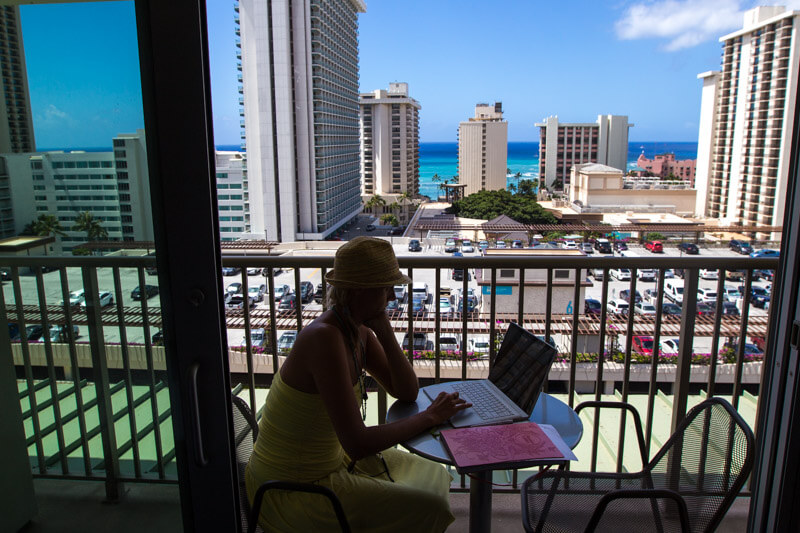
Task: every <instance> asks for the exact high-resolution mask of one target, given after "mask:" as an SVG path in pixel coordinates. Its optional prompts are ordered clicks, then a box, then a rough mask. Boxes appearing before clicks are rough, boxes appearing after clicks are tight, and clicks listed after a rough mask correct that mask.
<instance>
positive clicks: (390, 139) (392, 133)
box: [359, 83, 421, 223]
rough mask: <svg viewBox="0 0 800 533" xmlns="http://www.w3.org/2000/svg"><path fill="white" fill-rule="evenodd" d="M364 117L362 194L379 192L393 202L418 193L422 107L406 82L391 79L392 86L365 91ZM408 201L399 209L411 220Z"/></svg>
mask: <svg viewBox="0 0 800 533" xmlns="http://www.w3.org/2000/svg"><path fill="white" fill-rule="evenodd" d="M359 104H360V111H361V114H360V117H361V175H362V177H363V179H362V181H361V196H362V199H363V200H364V201H367V200H368V199H369V198H371V197H372V196H373V195H376V194H377V195H380V196H381V197H382V198H384V199H385V200H386V203H387V204H389V205H391V204H392V203H394V202H396V201H397V199H398V197H399V196H400V195H401V194H403V193H407V194H408V195H409V196H411V197H416V196H417V195H418V194H419V110H420V107H421V106H420V104H419V102H417V101H416V100H414V99H413V98H411V97H410V96H409V95H408V84H407V83H390V84H389V90H388V91H387V90H384V89H378V90H376V91H373V92H370V93H363V94H361V96H360V99H359ZM409 205H410V204H409V203H408V202H404V203H403V205H402V207H403V209H404V212H402V213H400V219H401V223H406V222H408V212H407V210H408V206H409Z"/></svg>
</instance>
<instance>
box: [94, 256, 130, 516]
mask: <svg viewBox="0 0 800 533" xmlns="http://www.w3.org/2000/svg"><path fill="white" fill-rule="evenodd" d="M81 275H82V277H83V287H84V289H85V293H84V295H85V298H86V299H85V302H86V318H87V322H88V330H89V344H90V347H91V352H92V367H93V370H94V378H95V396H96V398H97V412H98V417H99V419H100V423H99V424H98V429H99V430H100V435H101V442H102V446H103V457H104V458H105V459H106V460H107V461H110V468H108V469H106V477H105V488H106V498H108V499H109V500H110V501H116V500H118V499H119V496H120V492H121V490H122V487H121V484H120V481H119V457H118V456H117V438H116V432H115V428H114V423H113V421H112V416H113V412H114V411H113V407H112V403H111V395H110V393H109V388H110V385H109V378H108V359H107V356H106V350H105V335H104V333H103V322H102V319H101V316H100V315H101V312H102V309H101V308H100V290H99V288H98V283H97V269H96V268H93V267H90V266H84V267H82V268H81ZM140 284H141V280H140Z"/></svg>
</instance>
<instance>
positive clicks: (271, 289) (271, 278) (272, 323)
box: [250, 266, 325, 409]
mask: <svg viewBox="0 0 800 533" xmlns="http://www.w3.org/2000/svg"><path fill="white" fill-rule="evenodd" d="M322 282H323V283H324V282H325V276H322ZM267 293H268V294H269V343H270V345H271V349H272V371H273V373H277V372H278V369H279V364H278V326H277V324H276V320H275V272H274V271H273V270H272V267H271V266H270V267H267ZM251 401H252V399H251ZM253 404H255V402H253ZM250 407H251V408H252V409H255V407H256V406H255V405H251V406H250Z"/></svg>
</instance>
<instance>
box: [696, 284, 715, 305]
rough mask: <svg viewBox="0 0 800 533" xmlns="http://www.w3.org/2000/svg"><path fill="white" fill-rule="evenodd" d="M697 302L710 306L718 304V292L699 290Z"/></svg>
mask: <svg viewBox="0 0 800 533" xmlns="http://www.w3.org/2000/svg"><path fill="white" fill-rule="evenodd" d="M697 301H698V302H706V303H709V304H713V303H717V291H716V290H715V289H703V288H700V289H697Z"/></svg>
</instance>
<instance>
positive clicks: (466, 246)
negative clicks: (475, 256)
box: [461, 239, 475, 254]
mask: <svg viewBox="0 0 800 533" xmlns="http://www.w3.org/2000/svg"><path fill="white" fill-rule="evenodd" d="M461 251H462V252H463V253H465V254H471V253H473V252H474V251H475V247H474V246H472V241H471V240H469V239H464V240H463V241H461Z"/></svg>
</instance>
